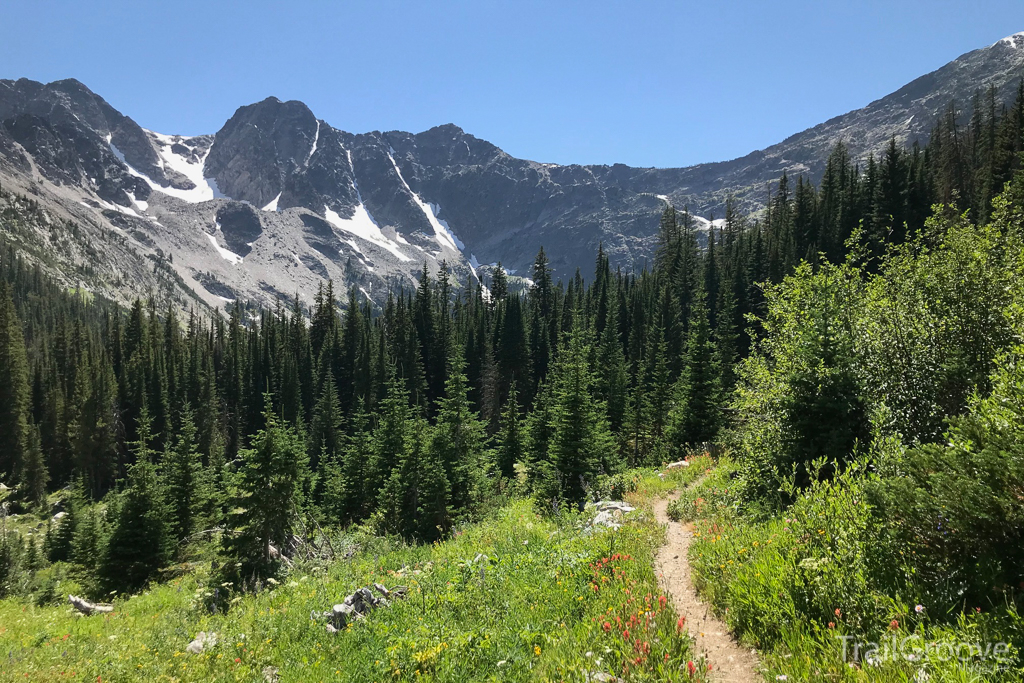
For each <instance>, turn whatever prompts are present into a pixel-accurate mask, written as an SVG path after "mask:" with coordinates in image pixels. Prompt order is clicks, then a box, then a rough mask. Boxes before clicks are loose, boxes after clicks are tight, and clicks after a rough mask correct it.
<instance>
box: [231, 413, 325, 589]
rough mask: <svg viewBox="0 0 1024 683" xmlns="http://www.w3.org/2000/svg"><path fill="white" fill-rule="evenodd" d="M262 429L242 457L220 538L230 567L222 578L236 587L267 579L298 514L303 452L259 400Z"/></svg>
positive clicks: (277, 564) (275, 569)
mask: <svg viewBox="0 0 1024 683" xmlns="http://www.w3.org/2000/svg"><path fill="white" fill-rule="evenodd" d="M264 405H265V406H266V407H265V408H264V412H263V419H264V426H263V429H261V430H260V431H259V432H258V433H257V434H256V436H255V437H254V438H253V444H254V447H253V448H250V449H246V450H244V451H242V452H241V453H240V454H239V455H240V457H241V459H242V466H241V468H242V469H241V472H240V478H239V482H238V489H239V493H238V499H237V500H236V507H237V508H238V512H236V513H234V515H233V517H232V519H231V520H230V526H231V528H232V529H233V531H234V533H233V534H225V536H224V543H223V550H224V554H225V556H226V557H227V558H228V560H229V562H230V563H233V564H229V566H228V567H227V574H228V575H229V576H232V577H233V578H234V579H236V580H237V581H239V582H241V584H242V585H248V584H250V583H251V582H253V581H258V580H261V579H265V578H269V577H273V576H274V575H276V574H277V573H278V571H279V570H280V566H281V564H282V561H283V560H282V557H283V553H285V552H286V551H287V544H288V541H289V539H290V538H291V535H292V529H293V528H294V524H295V519H296V516H297V512H298V502H299V494H300V491H301V488H300V487H301V481H302V473H303V470H304V467H305V448H304V447H303V444H302V443H301V441H300V440H299V438H298V437H297V435H296V434H295V431H294V429H292V428H291V427H290V426H288V425H286V424H282V423H281V421H280V420H279V418H278V417H277V416H276V415H275V414H274V411H273V409H272V403H271V399H270V396H269V395H267V396H265V397H264Z"/></svg>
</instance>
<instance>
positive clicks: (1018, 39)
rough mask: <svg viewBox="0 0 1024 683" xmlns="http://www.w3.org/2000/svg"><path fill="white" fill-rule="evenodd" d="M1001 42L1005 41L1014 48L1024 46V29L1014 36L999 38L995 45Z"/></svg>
mask: <svg viewBox="0 0 1024 683" xmlns="http://www.w3.org/2000/svg"><path fill="white" fill-rule="evenodd" d="M999 43H1005V44H1006V45H1009V46H1010V47H1012V48H1021V47H1024V31H1021V32H1020V33H1014V34H1013V35H1012V36H1006V37H1005V38H1002V39H1001V40H997V41H996V42H995V43H993V46H994V45H998V44H999Z"/></svg>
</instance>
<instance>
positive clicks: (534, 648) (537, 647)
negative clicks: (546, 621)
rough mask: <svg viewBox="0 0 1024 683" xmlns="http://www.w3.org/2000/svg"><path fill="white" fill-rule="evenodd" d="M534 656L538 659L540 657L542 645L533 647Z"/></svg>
mask: <svg viewBox="0 0 1024 683" xmlns="http://www.w3.org/2000/svg"><path fill="white" fill-rule="evenodd" d="M533 654H534V655H535V656H537V657H540V645H534V646H533Z"/></svg>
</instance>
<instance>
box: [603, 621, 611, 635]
mask: <svg viewBox="0 0 1024 683" xmlns="http://www.w3.org/2000/svg"><path fill="white" fill-rule="evenodd" d="M604 630H605V632H606V633H607V632H608V631H611V630H612V625H611V624H609V623H608V622H607V621H606V622H604Z"/></svg>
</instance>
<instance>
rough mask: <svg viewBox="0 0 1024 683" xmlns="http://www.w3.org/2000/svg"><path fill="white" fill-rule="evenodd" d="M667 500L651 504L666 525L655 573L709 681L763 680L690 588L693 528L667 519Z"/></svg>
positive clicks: (751, 658)
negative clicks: (701, 655)
mask: <svg viewBox="0 0 1024 683" xmlns="http://www.w3.org/2000/svg"><path fill="white" fill-rule="evenodd" d="M669 502H670V500H669V499H666V498H662V499H661V500H657V501H655V502H654V516H655V517H656V518H657V520H658V522H659V523H661V524H665V525H667V529H666V533H665V545H663V546H662V547H661V550H660V551H659V552H658V557H657V558H656V559H655V561H654V569H655V571H656V572H657V574H658V581H659V582H660V583H661V586H662V588H663V589H664V590H665V591H666V592H667V593H668V594H669V595H670V596H671V597H672V603H673V604H674V605H675V608H676V611H677V612H678V613H679V614H680V616H685V617H686V628H687V630H689V632H690V635H692V636H693V637H694V640H696V642H697V650H698V652H703V653H705V654H706V655H707V658H708V661H709V662H710V663H711V665H712V667H711V680H713V681H716V682H718V683H757V682H758V681H763V680H764V679H763V678H762V677H761V676H760V675H759V674H758V673H757V655H755V654H754V653H753V652H752V651H751V650H748V649H745V648H744V647H742V646H741V645H740V644H739V643H737V642H736V639H735V638H733V637H732V634H730V633H729V629H728V627H727V626H726V625H725V623H724V622H722V621H721V620H720V619H719V618H718V617H716V616H715V615H714V613H713V612H712V611H711V607H710V606H709V605H708V604H707V603H705V602H703V601H702V600H701V599H700V598H699V597H698V596H697V591H696V590H695V589H694V587H693V580H692V578H691V576H690V561H689V560H688V559H687V553H688V552H689V550H690V541H692V540H693V525H692V524H688V525H686V526H683V525H682V524H679V523H678V522H673V521H672V520H670V519H669V518H668V514H667V513H666V508H668V504H669Z"/></svg>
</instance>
